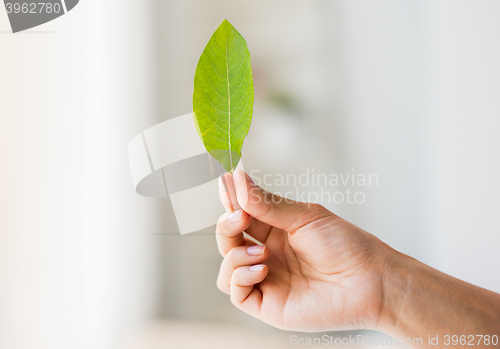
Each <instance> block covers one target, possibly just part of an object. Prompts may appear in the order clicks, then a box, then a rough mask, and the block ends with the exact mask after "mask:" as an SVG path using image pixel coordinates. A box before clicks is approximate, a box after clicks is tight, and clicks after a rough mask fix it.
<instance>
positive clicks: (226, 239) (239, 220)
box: [216, 173, 271, 256]
mask: <svg viewBox="0 0 500 349" xmlns="http://www.w3.org/2000/svg"><path fill="white" fill-rule="evenodd" d="M219 196H220V200H221V202H222V204H223V205H224V208H225V209H226V211H227V213H226V214H224V215H222V216H221V217H220V218H219V221H218V222H217V228H216V238H217V245H218V247H219V252H220V253H221V254H222V256H225V255H226V253H227V252H229V251H230V250H231V249H232V248H233V247H237V246H242V245H245V242H246V239H245V237H244V235H243V231H245V232H246V233H248V234H249V235H251V236H252V237H254V238H255V239H257V240H258V241H260V242H262V243H264V242H265V241H266V237H267V234H268V232H269V230H270V229H271V227H270V226H269V225H267V224H265V223H262V222H260V221H256V220H252V218H251V217H250V216H249V215H248V214H247V213H246V212H244V211H242V210H241V207H240V205H239V204H238V200H237V199H236V191H235V188H234V182H233V176H232V175H231V174H230V173H226V174H224V175H222V176H221V177H220V179H219Z"/></svg>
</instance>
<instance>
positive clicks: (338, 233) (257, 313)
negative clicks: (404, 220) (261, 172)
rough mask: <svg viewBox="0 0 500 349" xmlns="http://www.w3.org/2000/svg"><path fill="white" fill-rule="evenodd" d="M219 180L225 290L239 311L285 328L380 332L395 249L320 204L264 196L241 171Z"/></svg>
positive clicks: (219, 231)
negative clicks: (389, 259)
mask: <svg viewBox="0 0 500 349" xmlns="http://www.w3.org/2000/svg"><path fill="white" fill-rule="evenodd" d="M219 181H220V188H221V190H220V196H221V201H222V203H223V204H224V206H225V207H226V210H227V211H228V213H226V214H224V215H223V216H222V217H221V218H220V219H219V222H218V224H217V234H216V235H217V244H218V246H219V250H220V252H221V254H222V255H223V256H224V257H225V258H224V260H223V262H222V265H221V268H220V273H219V277H218V280H217V285H218V287H219V289H220V290H221V291H222V292H225V293H227V294H230V295H231V301H232V302H233V304H234V305H235V306H236V307H238V308H240V309H241V310H243V311H245V312H246V313H248V314H250V315H252V316H254V317H256V318H258V319H260V320H262V321H264V322H266V323H268V324H270V325H272V326H275V327H278V328H281V329H285V330H296V331H307V332H313V331H330V330H345V329H357V328H377V326H378V324H379V320H380V318H381V315H382V312H383V307H384V290H383V271H384V268H385V258H382V254H383V253H384V252H385V251H387V250H388V249H389V248H388V246H387V245H385V244H383V243H382V242H381V241H380V240H378V239H377V238H376V237H374V236H373V235H371V234H369V233H367V232H365V231H363V230H362V229H360V228H358V227H356V226H355V225H353V224H351V223H349V222H347V221H345V220H343V219H342V218H340V217H338V216H336V215H335V214H333V213H331V212H330V211H328V210H327V209H325V208H324V207H322V206H320V205H316V204H308V203H302V202H296V201H291V200H288V199H284V198H282V197H279V196H276V195H274V194H271V193H269V192H266V191H264V190H263V189H262V188H260V187H259V186H257V185H256V184H254V183H253V181H252V180H251V178H250V177H249V176H248V175H246V174H245V173H244V172H243V171H241V170H236V171H235V173H234V175H233V176H232V175H231V174H226V175H225V176H224V178H221V179H220V180H219ZM231 206H232V207H231ZM231 208H232V209H233V210H234V212H233V213H231V211H233V210H232V209H231ZM243 231H245V232H246V233H247V234H248V235H249V236H251V237H252V238H253V239H255V240H256V241H258V242H259V243H260V244H257V243H255V242H254V241H253V240H252V239H251V238H248V236H244V234H243Z"/></svg>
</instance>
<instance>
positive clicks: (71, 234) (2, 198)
mask: <svg viewBox="0 0 500 349" xmlns="http://www.w3.org/2000/svg"><path fill="white" fill-rule="evenodd" d="M225 18H227V19H228V20H229V21H230V22H231V23H232V24H233V25H234V26H235V27H236V28H237V29H238V30H239V31H240V33H241V34H242V35H243V36H244V37H245V38H246V40H247V42H248V46H249V49H250V52H251V54H252V65H253V70H254V80H255V89H256V90H255V93H256V98H255V109H254V119H253V124H252V128H251V130H250V133H249V135H248V137H247V139H246V141H245V146H244V148H243V159H244V162H245V169H246V170H247V171H252V170H259V171H260V175H261V176H263V175H265V174H267V173H269V174H276V173H284V174H286V173H295V174H297V175H299V174H301V173H304V172H306V170H307V169H309V170H311V169H314V170H315V171H316V172H317V173H337V174H349V173H353V171H354V172H356V173H365V174H377V175H378V179H379V180H378V185H373V186H369V187H365V188H363V192H364V193H365V195H366V201H365V202H364V203H363V204H348V203H346V202H344V203H341V204H335V203H328V204H326V206H327V207H328V208H330V209H331V210H333V211H334V212H336V213H338V214H340V215H341V216H343V217H344V218H346V219H348V220H350V221H352V222H353V223H355V224H357V225H359V226H360V227H362V228H363V229H365V230H367V231H369V232H371V233H373V234H375V235H376V236H378V237H379V238H380V239H382V240H383V241H385V242H387V243H388V244H389V245H391V246H393V247H394V248H396V249H398V250H400V251H402V252H404V253H406V254H409V255H411V256H413V257H415V258H417V259H420V260H421V261H423V262H425V263H428V264H430V265H431V266H433V267H435V268H437V269H439V270H441V271H444V272H446V273H449V274H451V275H453V276H455V277H458V278H461V279H463V280H466V281H468V282H471V283H474V284H476V285H479V286H482V287H485V288H488V289H491V290H493V291H496V292H500V277H499V275H500V254H499V253H498V247H497V246H498V245H499V244H500V234H499V228H498V226H497V225H496V218H497V217H498V212H499V210H500V200H499V196H500V181H499V179H500V161H499V155H500V137H499V136H498V134H499V132H500V98H499V95H500V64H499V62H500V21H499V20H498V18H500V2H498V1H494V0H491V1H487V0H476V1H464V0H454V1H443V0H441V1H436V0H432V1H431V0H424V1H422V0H418V1H417V0H415V1H398V0H390V1H389V0H379V1H372V0H363V1H360V0H342V1H337V0H309V1H298V0H286V1H284V0H266V1H263V0H253V1H235V0H233V1H230V0H210V1H207V0H176V1H173V0H172V1H167V0H162V1H158V0H143V1H130V0H120V1H118V0H106V1H95V0H83V1H81V2H80V4H79V5H78V6H77V7H76V8H75V9H74V10H72V11H71V12H70V13H69V14H67V15H65V16H63V17H61V18H59V19H57V20H55V21H53V22H50V23H47V24H45V25H43V26H40V27H37V28H33V29H31V30H29V31H26V32H21V33H18V34H12V33H10V26H9V23H8V19H7V15H6V12H5V11H3V7H2V8H0V48H1V51H0V52H1V54H0V74H1V75H0V161H1V163H0V164H1V165H0V166H1V171H0V348H6V349H11V348H12V349H14V348H15V349H17V348H30V349H31V348H51V349H58V348H72V349H79V348H82V349H83V348H93V349H108V348H141V349H149V348H155V349H156V348H164V349H166V348H198V347H202V346H203V347H206V348H211V347H217V348H229V347H231V348H234V347H236V348H246V346H248V347H250V346H252V347H255V343H256V341H257V343H258V344H259V347H262V348H267V347H269V348H285V347H286V348H288V347H290V346H291V345H290V341H289V336H290V333H287V332H283V331H278V330H274V329H272V328H270V327H269V326H267V325H265V324H261V323H259V322H257V321H255V320H253V319H251V318H250V317H249V316H247V315H245V314H243V313H241V312H240V311H238V310H237V309H235V308H234V307H233V306H232V305H231V303H230V301H229V298H228V296H226V295H224V294H222V293H220V292H219V291H218V290H217V288H216V285H215V280H216V275H217V273H218V268H219V265H220V262H221V260H222V258H221V257H220V256H219V254H218V252H217V248H216V244H215V238H214V236H213V234H202V235H200V234H193V235H187V236H180V235H178V234H177V232H178V230H177V225H176V222H175V217H174V215H173V211H172V208H171V205H170V202H169V200H168V199H157V198H147V197H141V196H138V195H137V194H136V193H135V191H134V188H133V185H132V180H131V177H130V171H129V165H128V158H127V145H128V142H129V141H130V140H131V139H132V138H133V137H134V136H135V135H136V134H138V133H140V132H141V131H143V130H144V129H146V128H148V127H151V126H153V125H155V124H157V123H159V122H161V121H164V120H167V119H169V118H173V117H176V116H179V115H182V114H186V113H189V112H191V97H192V89H193V77H194V71H195V67H196V64H197V61H198V58H199V56H200V54H201V52H202V50H203V48H204V46H205V44H206V43H207V41H208V39H209V38H210V36H211V34H212V32H213V31H214V30H215V29H216V28H217V26H218V25H219V24H220V22H221V21H222V20H223V19H225ZM267 189H269V190H276V189H277V188H273V187H272V186H270V187H268V188H267ZM341 189H342V190H343V189H344V188H341ZM280 190H282V189H280ZM211 229H212V231H213V230H214V228H213V227H212V228H211ZM369 333H370V335H373V336H377V335H378V334H377V333H375V332H369ZM344 335H345V334H344ZM366 347H370V346H366Z"/></svg>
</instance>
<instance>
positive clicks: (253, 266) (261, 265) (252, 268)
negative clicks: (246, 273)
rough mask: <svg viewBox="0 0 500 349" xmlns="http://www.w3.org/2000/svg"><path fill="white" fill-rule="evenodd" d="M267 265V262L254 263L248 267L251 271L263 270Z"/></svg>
mask: <svg viewBox="0 0 500 349" xmlns="http://www.w3.org/2000/svg"><path fill="white" fill-rule="evenodd" d="M265 267H266V265H265V264H256V265H252V266H251V267H250V268H248V270H250V271H262V270H263V269H264V268H265Z"/></svg>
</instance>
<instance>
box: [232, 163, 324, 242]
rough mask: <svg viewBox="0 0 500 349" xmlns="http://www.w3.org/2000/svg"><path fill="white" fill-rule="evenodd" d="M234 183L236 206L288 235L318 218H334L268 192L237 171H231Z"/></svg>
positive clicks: (315, 206)
mask: <svg viewBox="0 0 500 349" xmlns="http://www.w3.org/2000/svg"><path fill="white" fill-rule="evenodd" d="M233 181H234V186H235V189H236V198H237V200H238V204H239V205H240V206H241V208H243V210H245V212H247V213H248V214H249V215H250V216H252V217H254V218H256V219H258V220H259V221H262V222H264V223H267V224H269V225H272V226H274V227H277V228H279V229H283V230H285V231H287V232H289V233H290V234H293V233H295V232H296V231H297V230H298V229H300V228H301V227H304V226H306V225H308V224H310V223H312V222H314V221H316V220H318V219H321V218H324V217H327V216H330V215H333V214H332V213H331V212H330V211H328V210H327V209H325V208H324V207H323V206H321V205H318V204H313V203H306V202H299V201H294V200H291V199H287V198H284V197H281V196H279V195H276V194H273V193H270V192H268V191H266V190H264V189H262V188H261V187H259V186H258V185H257V184H255V183H254V181H253V180H252V178H251V177H250V176H249V175H248V174H246V173H245V172H243V171H242V170H240V169H236V170H235V171H234V174H233Z"/></svg>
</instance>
